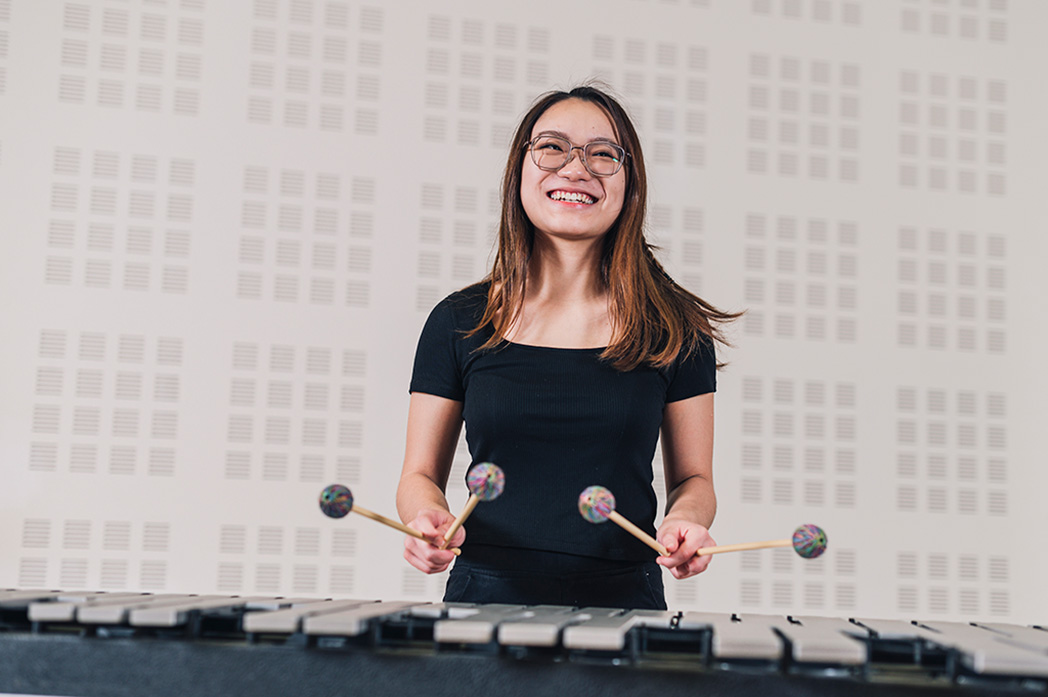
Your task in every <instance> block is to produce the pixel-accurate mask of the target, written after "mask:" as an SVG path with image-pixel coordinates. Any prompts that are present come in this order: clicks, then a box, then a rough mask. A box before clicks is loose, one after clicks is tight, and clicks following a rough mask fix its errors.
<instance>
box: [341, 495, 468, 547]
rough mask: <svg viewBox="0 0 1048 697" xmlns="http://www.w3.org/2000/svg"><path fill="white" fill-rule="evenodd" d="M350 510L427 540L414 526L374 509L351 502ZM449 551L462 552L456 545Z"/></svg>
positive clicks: (406, 533)
mask: <svg viewBox="0 0 1048 697" xmlns="http://www.w3.org/2000/svg"><path fill="white" fill-rule="evenodd" d="M352 511H353V513H359V514H360V515H362V516H364V517H365V518H371V520H373V521H375V522H376V523H382V524H383V525H388V526H389V527H391V528H394V529H396V530H400V531H401V532H402V533H404V534H405V535H411V536H412V537H417V538H418V539H420V540H423V541H424V542H429V540H427V539H426V536H425V535H423V534H422V533H420V532H419V531H418V530H416V529H415V528H409V527H408V526H407V525H404V524H403V523H398V522H397V521H395V520H392V519H391V518H387V517H386V516H384V515H379V514H378V513H375V512H374V511H369V510H368V509H366V508H362V507H360V506H358V505H357V504H355V503H354V504H353V508H352ZM441 549H444V547H441ZM451 551H452V552H453V553H454V554H455V556H456V557H457V556H458V555H459V554H461V553H462V550H461V549H459V548H458V547H455V548H454V549H452V550H451Z"/></svg>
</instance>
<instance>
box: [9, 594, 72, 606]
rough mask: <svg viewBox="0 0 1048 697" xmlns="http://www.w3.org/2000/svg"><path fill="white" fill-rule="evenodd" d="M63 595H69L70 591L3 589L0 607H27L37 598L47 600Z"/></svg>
mask: <svg viewBox="0 0 1048 697" xmlns="http://www.w3.org/2000/svg"><path fill="white" fill-rule="evenodd" d="M61 595H68V593H65V592H63V591H49V590H36V591H17V590H2V591H0V607H12V608H13V607H25V606H27V605H29V603H31V602H33V601H35V600H47V599H48V598H57V597H59V596H61Z"/></svg>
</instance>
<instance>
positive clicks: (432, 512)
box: [404, 508, 466, 574]
mask: <svg viewBox="0 0 1048 697" xmlns="http://www.w3.org/2000/svg"><path fill="white" fill-rule="evenodd" d="M454 522H455V516H453V515H451V513H450V512H448V511H445V510H439V509H433V508H429V509H426V510H423V511H422V512H421V513H419V514H418V516H416V517H415V519H414V520H413V521H411V522H410V523H408V525H409V526H410V527H412V528H415V529H416V530H418V531H419V532H420V533H422V534H423V535H425V536H426V540H427V541H426V542H423V541H422V540H420V539H418V538H416V537H411V536H405V538H404V559H406V560H407V562H408V563H409V564H411V565H412V566H414V567H415V568H416V569H418V570H419V571H423V572H425V573H427V574H439V573H440V572H441V571H444V570H445V569H446V568H448V565H449V564H450V563H451V560H452V559H454V558H455V554H454V553H453V552H452V551H451V548H453V547H459V546H461V545H462V543H463V542H465V540H466V530H465V528H461V527H460V528H459V529H458V530H456V531H455V534H454V535H452V537H451V540H450V541H449V542H448V549H440V546H441V545H442V544H444V532H445V531H446V530H447V529H448V528H450V527H451V524H452V523H454Z"/></svg>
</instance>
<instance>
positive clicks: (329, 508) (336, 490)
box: [320, 484, 353, 518]
mask: <svg viewBox="0 0 1048 697" xmlns="http://www.w3.org/2000/svg"><path fill="white" fill-rule="evenodd" d="M320 510H321V511H323V512H324V515H326V516H327V517H329V518H345V517H346V516H347V515H349V512H350V511H352V510H353V492H352V491H350V490H349V488H348V487H345V486H342V485H341V484H331V485H329V486H326V487H324V490H323V491H321V492H320Z"/></svg>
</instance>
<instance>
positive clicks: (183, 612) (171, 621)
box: [127, 596, 268, 627]
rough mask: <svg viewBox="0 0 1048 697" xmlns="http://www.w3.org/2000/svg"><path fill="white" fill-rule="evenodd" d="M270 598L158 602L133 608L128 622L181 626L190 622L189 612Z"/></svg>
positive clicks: (142, 624)
mask: <svg viewBox="0 0 1048 697" xmlns="http://www.w3.org/2000/svg"><path fill="white" fill-rule="evenodd" d="M264 600H268V598H265V597H262V596H260V597H245V598H235V597H234V598H208V599H206V600H204V599H201V600H186V601H184V602H177V603H174V604H171V605H168V604H166V603H156V604H154V605H150V606H149V607H143V608H139V609H136V610H132V611H131V613H130V614H129V615H128V618H127V619H128V623H129V624H130V625H131V626H132V627H180V626H182V625H184V624H186V623H187V622H189V614H190V613H191V612H194V611H199V610H219V609H225V608H238V607H244V606H245V605H246V604H247V603H249V602H254V601H264Z"/></svg>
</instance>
